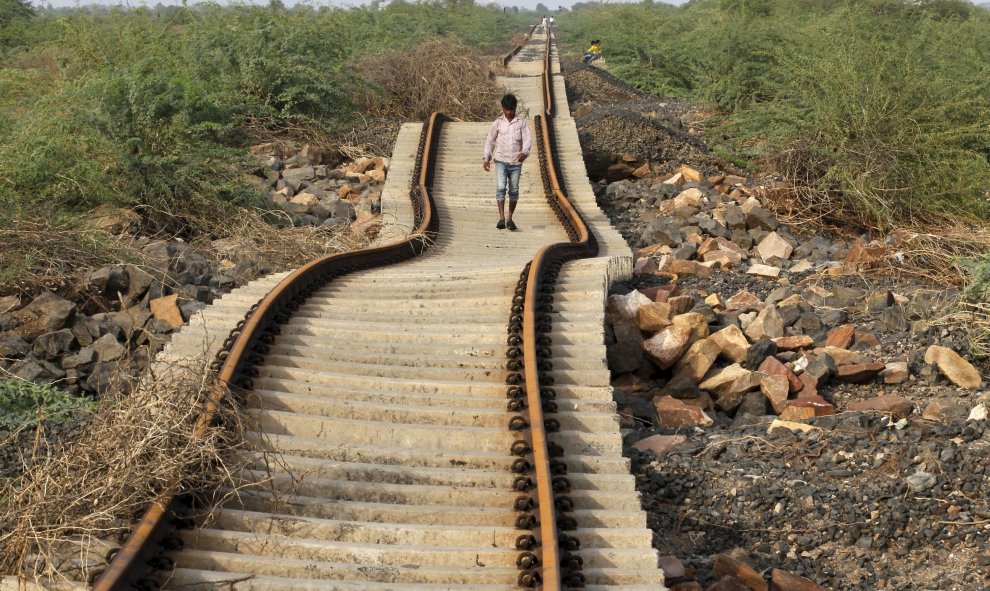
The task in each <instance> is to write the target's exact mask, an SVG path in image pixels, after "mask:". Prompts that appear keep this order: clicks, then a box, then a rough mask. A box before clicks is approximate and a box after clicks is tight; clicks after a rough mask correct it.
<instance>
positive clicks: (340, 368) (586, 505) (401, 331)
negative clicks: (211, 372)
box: [80, 27, 664, 591]
mask: <svg viewBox="0 0 990 591" xmlns="http://www.w3.org/2000/svg"><path fill="white" fill-rule="evenodd" d="M505 62H506V66H507V68H506V70H507V75H506V76H504V77H503V78H502V79H501V82H502V84H503V86H505V87H506V89H507V90H508V91H511V92H514V93H515V94H516V95H517V96H518V97H519V99H520V102H521V108H520V112H521V113H526V112H527V111H528V113H529V115H530V121H531V125H532V126H533V127H532V128H533V135H534V138H535V139H536V142H535V143H536V144H537V147H538V150H539V155H540V157H539V158H538V159H537V158H531V159H528V160H527V161H526V162H525V163H524V165H523V173H522V180H521V189H520V193H521V195H522V199H520V202H519V207H518V210H517V214H516V219H517V220H518V223H519V224H520V226H521V228H520V230H519V231H516V232H509V231H500V230H497V229H495V224H494V221H495V218H494V215H493V212H494V207H492V205H493V204H492V201H493V198H494V196H493V195H492V193H493V191H492V190H491V187H490V184H491V183H490V179H489V177H488V176H487V175H486V174H485V173H484V172H483V171H482V167H481V166H480V155H481V153H482V144H483V141H484V137H485V132H486V130H487V125H488V124H487V123H465V122H450V121H446V120H445V118H444V117H443V116H442V115H440V114H435V115H434V116H433V117H431V119H430V121H428V122H426V123H425V124H406V125H404V126H403V127H402V129H401V131H400V133H399V137H398V139H397V142H396V148H395V154H394V156H393V159H392V172H391V174H390V175H389V180H388V184H387V185H386V191H385V195H384V197H383V213H384V216H383V217H384V218H385V219H388V220H391V222H390V223H389V224H387V225H386V226H384V227H383V229H382V231H381V233H380V236H379V239H378V243H377V245H376V246H373V247H372V248H370V249H367V250H363V251H359V252H352V253H345V254H341V255H334V256H331V257H326V258H323V259H319V260H316V261H313V262H312V263H310V264H308V265H306V266H304V267H302V268H300V269H298V270H296V271H294V272H292V273H289V274H284V275H279V276H275V277H271V278H268V279H266V280H264V281H259V282H255V283H254V284H252V285H249V286H247V287H245V288H242V289H241V290H238V291H235V292H234V293H232V294H231V295H230V296H229V297H225V298H224V299H223V300H221V301H220V302H219V303H218V305H216V306H213V307H212V308H211V309H210V310H207V311H206V312H205V313H204V314H203V315H202V318H200V319H199V320H198V321H197V322H195V323H192V325H191V326H189V327H187V328H186V329H184V330H183V331H182V333H180V334H179V335H177V336H176V338H175V339H174V340H173V342H172V344H171V345H170V346H169V348H167V349H166V350H165V351H164V352H163V354H162V355H161V356H160V361H159V362H160V363H169V362H170V361H175V360H178V359H180V358H182V357H184V356H190V355H193V354H195V353H196V352H197V351H199V352H201V351H203V350H204V349H205V350H209V351H211V352H213V351H219V354H218V356H217V364H216V365H217V368H218V371H219V375H220V379H221V382H223V383H226V384H229V385H230V387H231V389H232V390H233V391H234V392H235V393H236V394H237V395H238V397H239V398H240V399H241V400H242V402H243V404H244V406H245V410H246V412H247V414H248V415H249V416H250V417H251V418H252V419H253V420H254V424H255V427H254V428H255V429H256V430H255V431H252V432H250V433H249V437H250V439H251V441H252V443H253V444H254V446H255V447H254V449H253V450H252V451H249V452H246V453H247V454H249V457H248V458H247V464H246V468H245V470H244V474H243V479H244V483H245V484H244V486H243V487H240V488H239V489H238V493H237V494H232V495H226V497H225V501H224V504H223V505H222V506H221V507H219V508H217V509H215V510H213V511H210V512H209V516H208V517H198V518H192V517H190V515H193V514H194V513H195V514H197V515H198V514H199V513H201V512H202V511H201V509H196V510H193V509H191V508H190V506H189V505H190V503H195V500H194V499H190V498H189V495H184V494H182V491H179V490H175V491H171V492H170V493H169V494H168V495H166V496H165V497H163V498H162V499H161V500H160V501H159V502H157V503H155V504H154V505H153V506H152V507H150V508H149V509H148V512H147V513H146V514H145V515H144V517H143V518H142V520H141V522H140V523H139V524H138V525H137V526H135V528H134V529H133V531H132V533H131V535H130V538H129V539H128V540H127V542H126V543H124V544H123V545H122V546H121V547H120V548H114V549H112V554H113V559H112V560H111V561H110V562H109V565H108V566H106V568H105V569H103V570H102V571H101V572H99V573H98V576H96V577H94V578H93V580H92V582H91V584H90V585H88V587H89V588H92V589H96V590H99V591H110V590H117V589H130V588H135V589H142V590H153V589H160V588H170V589H177V588H189V587H192V588H203V589H205V588H224V589H251V590H262V589H263V590H266V591H267V590H271V591H276V590H278V591H281V590H304V589H431V590H439V589H468V588H471V589H515V588H520V587H522V588H542V589H562V588H587V589H609V588H611V589H619V588H622V589H629V590H633V591H635V590H637V589H643V590H645V589H650V590H658V589H663V588H664V587H663V573H662V571H661V570H660V569H658V568H657V552H656V550H655V549H653V548H652V545H651V541H652V535H653V534H652V532H651V531H650V530H649V529H648V528H647V525H646V516H645V514H644V512H643V511H642V509H641V507H640V499H639V496H638V494H637V492H636V489H635V483H634V479H633V477H632V476H631V475H630V474H629V466H628V460H627V459H625V458H623V456H622V441H621V435H620V432H619V423H618V418H617V415H616V411H615V404H614V402H613V400H612V394H611V388H610V386H609V370H608V367H607V365H606V362H605V345H604V338H603V319H604V314H605V312H604V307H605V299H606V295H607V292H608V286H609V285H610V283H611V282H612V281H614V280H621V279H624V278H627V277H628V276H629V275H630V273H631V267H632V256H631V253H630V251H629V248H628V246H627V245H626V244H625V241H624V240H623V239H622V237H621V236H620V235H619V234H618V233H617V232H615V231H614V230H613V229H612V227H611V226H610V225H609V222H608V220H607V218H606V217H605V215H604V214H603V213H602V212H601V211H600V210H599V209H598V208H597V206H596V204H595V198H594V195H593V193H592V189H591V187H590V185H589V184H588V181H587V175H586V172H585V168H584V163H583V160H582V157H581V149H580V145H579V142H578V135H577V130H576V127H575V125H574V121H573V119H572V118H570V114H569V112H568V109H567V104H566V98H565V96H564V92H563V81H562V80H561V77H560V75H559V65H558V61H557V54H556V48H555V45H554V43H553V39H552V38H551V37H550V36H549V35H547V33H546V31H544V30H543V29H542V28H541V27H537V28H535V29H534V30H533V31H532V32H531V34H530V35H529V37H528V40H527V41H526V43H525V44H524V45H522V46H520V47H518V48H516V50H515V51H513V53H511V54H510V55H508V56H506V60H505ZM406 195H408V197H406ZM259 298H261V299H260V301H259ZM255 302H256V303H255ZM247 306H250V311H249V312H248V314H247V315H246V316H245V315H244V310H245V308H246V307H247ZM242 317H243V320H241V318H242ZM233 324H236V325H237V327H236V328H235V329H234V330H233V331H232V332H230V336H229V337H228V338H227V339H226V341H224V342H221V341H220V339H219V338H217V337H216V336H215V335H217V334H224V335H226V334H227V333H228V331H230V327H231V326H232V325H233ZM204 339H206V340H204ZM218 395H219V394H218ZM210 423H211V419H210V417H209V415H207V416H205V417H204V419H203V421H202V428H203V429H207V428H211V426H210ZM273 458H277V459H276V460H273ZM256 482H262V483H263V484H251V483H256ZM80 587H83V585H82V584H80Z"/></svg>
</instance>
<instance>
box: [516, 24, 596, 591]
mask: <svg viewBox="0 0 990 591" xmlns="http://www.w3.org/2000/svg"><path fill="white" fill-rule="evenodd" d="M551 57H552V45H551V41H550V37H549V36H548V37H547V43H546V49H545V55H544V62H543V74H542V79H543V99H544V110H543V114H542V115H537V116H536V117H535V118H534V124H535V127H536V130H537V147H538V151H539V157H540V162H541V170H542V174H543V186H544V192H545V194H546V198H547V201H548V202H549V204H550V207H551V208H552V209H553V210H554V212H555V213H556V214H557V217H558V219H559V220H560V222H561V223H562V224H563V225H564V228H565V229H566V231H567V235H568V237H569V238H570V240H571V241H570V242H559V243H556V244H550V245H547V246H544V247H542V248H540V250H538V251H537V252H536V255H535V256H534V257H533V260H532V261H531V262H530V264H529V265H528V266H527V268H526V270H524V271H523V275H522V277H521V278H520V282H519V283H520V286H521V287H522V288H523V295H522V306H521V316H522V323H521V340H520V343H519V344H520V345H521V356H522V364H521V366H522V371H521V372H520V373H521V375H519V376H516V375H515V374H510V386H509V390H508V392H507V394H508V396H509V397H510V398H519V397H521V396H525V398H526V406H527V407H528V409H529V418H528V426H529V429H528V433H527V435H528V436H527V441H528V443H529V445H530V447H531V450H530V453H529V454H523V453H520V452H522V451H523V450H522V449H521V448H520V447H519V446H515V445H514V446H513V450H512V452H513V453H514V454H516V455H529V456H530V457H531V461H532V470H533V471H534V472H535V476H536V485H535V492H531V494H530V498H531V502H530V503H523V502H521V501H520V500H518V499H517V509H519V510H521V511H527V510H529V509H531V508H532V507H533V506H536V507H537V508H538V510H539V518H538V519H534V518H526V517H525V516H524V517H523V518H522V520H521V521H522V522H524V523H529V524H532V525H533V533H532V536H531V538H530V539H528V540H526V541H528V542H529V543H530V544H532V545H533V546H539V547H540V557H539V559H536V560H534V559H533V558H532V557H531V555H532V552H530V547H528V546H525V545H524V546H525V547H523V548H521V549H522V550H524V552H523V554H521V555H520V558H519V560H517V564H519V565H520V567H521V568H524V569H525V570H524V572H523V573H522V574H521V575H520V581H519V582H520V584H521V585H524V586H531V587H533V586H536V585H540V584H542V588H543V589H544V590H545V591H558V590H559V589H561V588H562V587H563V586H564V585H566V586H569V587H579V588H580V587H584V576H583V574H582V573H581V567H582V561H581V558H580V556H578V555H576V554H575V552H576V551H577V550H579V549H580V542H579V541H578V539H577V538H575V537H573V536H570V535H566V534H561V533H560V531H566V530H573V529H576V528H577V523H576V521H575V520H574V519H573V518H572V517H570V516H567V515H562V514H565V513H569V512H570V511H572V510H573V507H574V503H573V501H572V500H571V499H570V497H568V496H567V493H569V492H570V482H569V480H568V479H567V477H566V473H567V464H566V463H565V462H564V461H563V460H561V459H560V457H561V456H563V455H564V450H563V449H562V448H561V447H560V445H559V444H556V443H554V442H553V441H551V440H550V438H549V437H548V436H547V434H548V433H552V432H554V431H558V430H559V429H560V422H559V421H558V420H557V419H554V418H547V416H546V415H548V414H554V413H556V411H557V404H556V402H555V399H556V392H555V391H554V389H553V388H552V385H553V377H552V376H551V375H550V374H549V372H550V371H551V370H552V369H553V363H552V360H551V359H550V357H551V349H550V345H551V339H550V336H549V333H550V332H551V330H552V326H551V322H552V316H551V314H550V313H551V312H552V311H553V292H554V289H555V283H556V280H557V275H558V273H559V272H560V269H561V267H562V266H563V264H564V263H566V262H567V261H571V260H574V259H578V258H588V257H594V256H596V255H597V254H598V242H597V240H596V238H595V237H594V235H593V234H591V232H590V231H589V229H588V226H587V224H585V222H584V219H583V218H582V217H581V214H580V213H578V211H577V210H576V209H575V208H574V206H573V205H572V204H571V202H570V200H569V199H568V198H567V194H566V192H565V190H564V188H563V182H562V179H563V175H562V173H561V170H560V163H559V161H558V159H557V156H556V149H557V143H556V137H555V134H554V128H553V124H552V121H551V120H552V117H553V116H554V115H555V113H556V106H555V102H554V101H555V97H554V90H553V70H552V69H553V63H552V61H551ZM518 292H519V290H517V294H518ZM517 297H518V295H517ZM513 343H514V341H513V339H512V336H510V340H509V344H510V346H512V345H513ZM513 353H515V351H514V350H513V349H510V357H511V356H513ZM510 369H511V366H510ZM519 384H521V386H520V385H519ZM511 408H512V407H511V406H510V410H511ZM519 418H521V417H519ZM514 420H516V419H514ZM516 423H517V424H518V425H521V424H522V423H521V422H520V421H518V420H517V421H516ZM520 505H522V506H520ZM562 550H563V552H562Z"/></svg>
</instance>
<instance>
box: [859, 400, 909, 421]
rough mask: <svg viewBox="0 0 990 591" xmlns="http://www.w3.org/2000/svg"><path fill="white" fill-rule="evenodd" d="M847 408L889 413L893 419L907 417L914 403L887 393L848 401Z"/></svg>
mask: <svg viewBox="0 0 990 591" xmlns="http://www.w3.org/2000/svg"><path fill="white" fill-rule="evenodd" d="M846 408H847V410H850V411H857V412H879V413H883V414H889V415H891V416H892V417H893V418H894V419H895V420H900V419H904V418H907V417H908V416H910V415H911V411H912V410H913V409H914V403H913V402H911V401H910V400H908V399H907V398H904V397H903V396H896V395H892V394H887V395H883V396H877V397H875V398H869V399H867V400H857V401H855V402H852V403H850V404H849V405H848V406H847V407H846Z"/></svg>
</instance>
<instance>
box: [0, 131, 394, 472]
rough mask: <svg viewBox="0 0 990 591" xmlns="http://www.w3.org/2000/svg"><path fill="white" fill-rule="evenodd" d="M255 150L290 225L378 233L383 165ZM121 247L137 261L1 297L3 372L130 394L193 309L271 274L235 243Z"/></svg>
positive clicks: (114, 218) (134, 241) (121, 223)
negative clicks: (25, 294) (64, 285)
mask: <svg viewBox="0 0 990 591" xmlns="http://www.w3.org/2000/svg"><path fill="white" fill-rule="evenodd" d="M252 152H254V153H255V154H256V155H258V156H261V157H262V158H266V159H267V165H266V166H265V167H263V168H261V169H258V170H257V171H254V173H253V174H251V175H249V177H250V178H252V179H254V180H253V181H252V182H256V183H258V184H259V185H261V186H265V187H267V188H269V189H270V190H271V192H270V196H271V199H272V202H273V204H274V205H275V206H276V207H279V208H281V209H282V211H284V212H285V214H286V215H287V216H289V217H290V218H291V220H292V222H293V224H294V225H296V226H301V225H309V226H317V225H319V226H323V227H326V228H336V229H339V230H342V231H343V232H345V233H346V232H350V233H352V234H354V237H355V238H357V239H361V240H366V239H368V238H370V237H373V236H374V235H375V233H376V232H377V228H378V224H379V221H380V213H381V186H382V185H383V183H384V180H385V177H386V175H387V172H388V168H389V161H388V159H387V158H371V157H360V158H357V159H355V160H353V161H351V162H348V163H345V164H344V165H342V166H340V167H337V168H334V167H331V166H328V165H326V164H324V161H326V158H325V156H324V155H323V154H322V152H321V150H319V149H318V148H315V147H313V146H308V145H306V146H302V147H301V148H297V147H286V146H285V144H263V145H259V146H255V147H254V148H253V150H252ZM126 213H130V212H126ZM126 213H117V214H113V213H107V212H104V213H101V215H102V216H103V218H102V219H103V222H104V225H105V227H107V228H108V229H113V230H117V231H120V232H123V231H125V230H126V229H128V228H131V227H134V226H133V225H131V224H128V223H126V218H127V215H126ZM125 240H128V243H127V245H128V246H129V248H130V250H131V251H132V252H133V253H134V259H135V260H139V261H141V262H140V264H138V263H131V264H121V265H115V266H111V267H105V268H101V269H96V270H88V271H81V272H80V275H79V277H78V278H77V279H76V280H75V285H73V286H71V288H70V289H68V290H66V291H67V292H68V293H62V294H61V295H59V294H56V293H54V292H52V291H44V292H41V293H40V294H39V295H37V296H35V297H34V298H33V299H26V300H25V301H22V300H21V296H18V295H11V296H5V297H3V298H0V371H2V372H3V373H4V374H5V375H6V376H9V377H13V378H18V379H23V380H27V381H30V382H37V383H51V384H55V385H57V386H58V387H60V388H63V389H64V390H66V391H68V392H70V393H73V394H77V395H87V396H99V395H101V394H103V393H104V392H105V391H106V389H107V388H108V387H109V386H110V384H111V383H117V384H120V385H121V386H122V387H124V388H127V387H128V385H129V384H131V383H133V380H134V379H135V378H136V377H137V376H138V375H139V374H140V373H141V372H142V371H143V370H144V368H146V367H147V366H148V363H149V362H150V360H151V359H152V358H153V357H154V355H155V354H156V353H157V352H158V351H160V350H161V349H162V348H163V347H164V346H165V344H166V342H167V341H168V340H169V338H170V336H169V335H171V333H173V332H175V331H176V330H178V329H180V328H181V327H182V326H183V325H184V324H185V323H186V322H188V321H189V319H190V318H191V317H192V316H193V315H194V314H195V313H196V312H197V311H199V310H200V309H202V308H203V307H205V306H207V305H209V304H211V303H213V300H214V299H215V298H218V297H220V296H221V295H222V294H224V293H226V292H228V291H230V290H231V289H232V288H234V287H239V286H242V285H245V284H246V283H247V282H249V281H251V280H252V279H254V278H256V277H258V276H261V275H265V274H268V273H271V272H273V271H274V270H275V269H274V268H273V266H272V263H271V262H270V261H266V260H264V258H263V257H262V256H261V254H260V253H259V251H258V249H257V248H256V247H254V246H253V245H252V244H250V243H246V242H244V241H241V240H237V239H234V238H228V239H220V240H214V241H212V242H210V243H206V244H205V245H202V246H200V247H193V246H192V245H190V244H188V243H186V242H183V241H181V240H153V239H150V238H148V237H144V236H134V237H131V238H129V239H125ZM63 296H64V297H63ZM2 468H3V467H2V466H0V469H2Z"/></svg>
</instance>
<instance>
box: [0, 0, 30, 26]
mask: <svg viewBox="0 0 990 591" xmlns="http://www.w3.org/2000/svg"><path fill="white" fill-rule="evenodd" d="M33 15H34V9H33V8H31V4H30V3H29V2H28V1H27V0H0V27H5V26H7V24H8V23H9V22H11V21H13V20H14V19H18V18H28V17H31V16H33Z"/></svg>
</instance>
